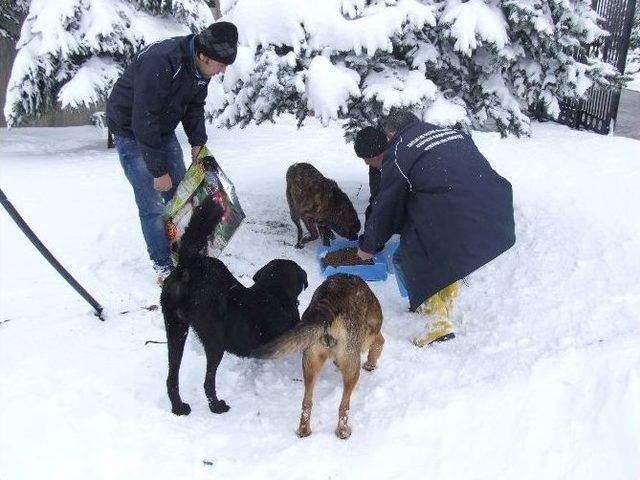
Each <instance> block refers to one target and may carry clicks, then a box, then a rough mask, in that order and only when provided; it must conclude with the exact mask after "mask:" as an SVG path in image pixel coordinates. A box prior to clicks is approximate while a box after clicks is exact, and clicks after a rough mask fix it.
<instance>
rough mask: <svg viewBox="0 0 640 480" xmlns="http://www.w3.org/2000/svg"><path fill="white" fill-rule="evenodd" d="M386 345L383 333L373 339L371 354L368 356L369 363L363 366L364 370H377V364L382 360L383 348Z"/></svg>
mask: <svg viewBox="0 0 640 480" xmlns="http://www.w3.org/2000/svg"><path fill="white" fill-rule="evenodd" d="M383 345H384V337H383V336H382V333H380V332H378V334H377V335H376V336H375V338H374V339H373V343H372V344H371V347H370V348H369V354H368V355H367V361H366V362H365V364H364V365H363V367H362V368H364V369H365V370H368V371H371V370H373V369H374V368H376V364H377V363H378V358H380V354H381V353H382V346H383Z"/></svg>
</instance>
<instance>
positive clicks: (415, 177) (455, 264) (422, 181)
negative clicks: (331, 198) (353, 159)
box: [360, 122, 515, 310]
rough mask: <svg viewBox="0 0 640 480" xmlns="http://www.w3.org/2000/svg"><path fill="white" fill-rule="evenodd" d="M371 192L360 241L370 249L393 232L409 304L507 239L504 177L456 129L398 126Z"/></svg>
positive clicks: (496, 251) (508, 194) (499, 249)
mask: <svg viewBox="0 0 640 480" xmlns="http://www.w3.org/2000/svg"><path fill="white" fill-rule="evenodd" d="M372 197H373V203H372V205H371V211H370V214H369V216H368V218H367V221H366V224H365V231H364V234H363V236H362V237H361V239H360V248H361V249H362V250H364V251H365V252H369V253H373V252H376V251H378V250H379V249H381V248H382V247H383V246H384V244H385V243H386V242H387V240H389V238H390V237H391V235H393V234H394V233H395V232H400V247H399V252H400V255H401V259H402V270H403V273H404V277H405V281H406V283H407V285H406V287H407V290H408V292H409V302H410V308H411V310H415V309H416V308H417V307H418V306H419V305H420V304H421V303H422V302H424V301H425V300H426V299H427V298H429V297H431V296H432V295H433V294H435V293H437V292H438V291H440V290H441V289H442V288H444V287H446V286H447V285H449V284H451V283H453V282H455V281H456V280H459V279H461V278H463V277H465V276H466V275H468V274H470V273H471V272H473V271H474V270H477V269H478V268H480V267H481V266H483V265H485V264H486V263H488V262H489V261H491V260H492V259H494V258H495V257H497V256H498V255H500V254H501V253H503V252H504V251H506V250H508V249H509V248H510V247H511V246H513V244H514V243H515V228H514V220H513V196H512V191H511V184H510V183H509V182H508V181H507V180H505V179H504V178H502V177H501V176H500V175H498V174H497V173H496V172H495V171H494V170H493V169H492V168H491V166H490V165H489V162H487V160H486V159H485V158H484V156H482V154H481V153H480V152H479V151H478V149H477V148H476V146H475V144H474V143H473V140H472V139H471V137H469V136H468V135H466V134H465V133H463V132H459V131H457V130H452V129H442V128H439V127H437V126H435V125H431V124H428V123H423V122H416V123H413V124H411V125H409V126H407V127H405V128H403V129H402V130H401V131H399V132H398V133H397V134H396V135H395V136H394V138H393V139H391V141H390V142H389V146H388V148H387V150H386V151H385V153H384V159H383V163H382V169H381V177H380V187H379V190H378V192H372Z"/></svg>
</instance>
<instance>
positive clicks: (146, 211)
mask: <svg viewBox="0 0 640 480" xmlns="http://www.w3.org/2000/svg"><path fill="white" fill-rule="evenodd" d="M114 143H115V145H116V150H117V151H118V156H119V157H120V164H121V165H122V168H123V170H124V174H125V175H126V176H127V180H129V183H130V184H131V186H132V187H133V194H134V196H135V199H136V205H137V206H138V214H139V215H140V225H141V226H142V235H143V236H144V241H145V242H146V244H147V252H148V253H149V258H150V259H151V261H152V262H153V263H154V264H155V265H157V266H159V267H166V266H172V265H173V263H172V262H171V249H170V247H169V242H168V241H167V235H166V233H165V228H164V220H163V217H162V215H163V213H164V205H165V203H166V202H168V201H169V200H171V198H172V197H173V194H174V193H175V191H176V188H177V187H178V184H179V183H180V181H181V180H182V178H183V177H184V174H185V167H184V160H183V158H182V148H181V147H180V143H178V139H177V138H176V136H175V134H171V135H169V136H168V137H167V138H166V141H165V143H164V145H163V149H164V151H165V154H166V156H165V158H166V159H167V168H168V169H169V176H170V177H171V183H172V184H173V186H172V188H171V190H169V191H168V192H158V191H157V190H154V189H153V175H151V173H150V172H149V170H148V169H147V165H146V163H145V162H144V159H143V158H142V152H141V151H140V147H139V146H138V143H137V142H136V141H135V140H134V139H133V138H128V137H122V136H118V135H114Z"/></svg>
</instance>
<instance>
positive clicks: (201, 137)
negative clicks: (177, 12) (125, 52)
mask: <svg viewBox="0 0 640 480" xmlns="http://www.w3.org/2000/svg"><path fill="white" fill-rule="evenodd" d="M193 37H194V35H188V36H186V37H175V38H170V39H168V40H163V41H161V42H156V43H152V44H151V45H149V46H147V47H146V48H145V49H144V50H142V51H141V52H140V53H138V54H137V55H136V56H135V58H134V60H133V62H132V63H131V64H130V65H129V66H128V67H127V69H126V70H125V71H124V73H123V74H122V76H121V77H120V78H119V79H118V81H117V82H116V83H115V85H114V87H113V90H112V91H111V95H110V96H109V99H108V100H107V125H108V126H109V129H110V130H111V132H112V133H114V134H116V135H122V136H125V137H130V138H134V139H135V140H136V141H137V142H138V144H139V145H140V150H141V151H142V155H143V157H144V161H145V163H146V165H147V168H148V169H149V171H150V172H151V174H152V175H153V176H154V177H160V176H162V175H164V174H165V173H167V171H168V169H167V161H166V158H165V152H164V151H163V148H162V146H163V144H164V143H165V141H166V137H167V136H168V135H170V134H172V133H173V132H174V131H175V129H176V127H177V126H178V123H180V122H182V125H183V126H184V131H185V132H186V134H187V137H188V138H189V143H190V144H191V145H192V146H195V145H204V144H205V143H206V142H207V133H206V130H205V127H204V103H205V99H206V97H207V86H208V84H209V80H207V79H204V78H202V77H201V76H200V74H199V73H198V71H197V69H196V66H195V62H194V52H193Z"/></svg>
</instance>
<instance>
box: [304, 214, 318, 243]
mask: <svg viewBox="0 0 640 480" xmlns="http://www.w3.org/2000/svg"><path fill="white" fill-rule="evenodd" d="M302 221H303V222H304V226H305V227H307V230H309V235H305V236H304V237H302V239H301V240H300V243H301V244H302V245H304V244H305V243H308V242H313V241H314V240H317V239H318V237H319V236H320V233H319V232H318V224H317V223H316V222H315V221H314V220H311V219H309V218H306V217H304V218H303V219H302Z"/></svg>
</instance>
